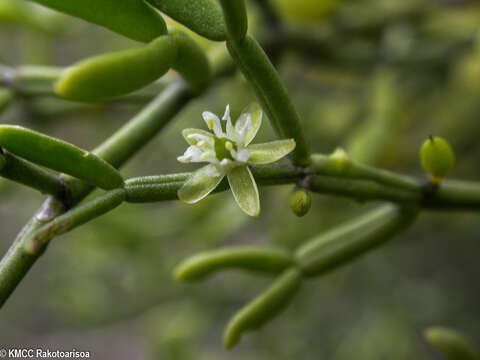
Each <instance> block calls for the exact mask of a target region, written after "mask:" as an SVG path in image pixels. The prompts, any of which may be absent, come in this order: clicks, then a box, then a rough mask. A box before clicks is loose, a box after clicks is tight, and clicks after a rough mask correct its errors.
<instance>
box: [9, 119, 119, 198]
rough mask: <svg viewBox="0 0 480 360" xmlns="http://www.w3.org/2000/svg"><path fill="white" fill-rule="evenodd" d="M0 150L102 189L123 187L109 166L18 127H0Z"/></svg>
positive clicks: (95, 157)
mask: <svg viewBox="0 0 480 360" xmlns="http://www.w3.org/2000/svg"><path fill="white" fill-rule="evenodd" d="M0 146H1V147H4V148H6V149H7V150H8V151H10V152H11V153H13V154H15V155H18V156H20V157H22V158H24V159H26V160H29V161H31V162H33V163H36V164H39V165H42V166H45V167H48V168H50V169H53V170H56V171H60V172H63V173H66V174H69V175H72V176H74V177H77V178H79V179H82V180H84V181H86V182H87V183H90V184H92V185H96V186H98V187H100V188H102V189H106V190H110V189H116V188H121V187H123V184H124V183H123V178H122V176H121V175H120V173H119V172H118V171H117V170H116V169H115V168H114V167H113V166H111V165H110V164H109V163H107V162H106V161H104V160H102V159H100V158H99V157H97V156H96V155H94V154H92V153H90V152H88V151H85V150H82V149H80V148H78V147H76V146H75V145H72V144H70V143H67V142H65V141H62V140H59V139H55V138H52V137H50V136H47V135H43V134H40V133H38V132H35V131H32V130H29V129H25V128H22V127H20V126H11V125H0Z"/></svg>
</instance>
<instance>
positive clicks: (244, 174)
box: [227, 166, 260, 216]
mask: <svg viewBox="0 0 480 360" xmlns="http://www.w3.org/2000/svg"><path fill="white" fill-rule="evenodd" d="M227 176H228V183H229V184H230V188H231V189H232V193H233V196H234V198H235V201H236V202H237V204H238V206H240V208H241V209H242V210H243V211H244V212H245V213H246V214H248V215H250V216H258V215H259V214H260V199H259V196H258V188H257V184H256V183H255V179H254V178H253V175H252V172H251V171H250V169H249V168H248V166H239V167H236V168H234V169H232V170H231V171H230V172H229V173H228V175H227Z"/></svg>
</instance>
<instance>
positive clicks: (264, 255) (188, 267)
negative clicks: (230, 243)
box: [174, 246, 293, 281]
mask: <svg viewBox="0 0 480 360" xmlns="http://www.w3.org/2000/svg"><path fill="white" fill-rule="evenodd" d="M292 264H293V258H292V256H291V254H290V253H288V252H286V251H283V250H281V249H270V248H262V247H253V246H242V247H228V248H224V249H216V250H211V251H206V252H202V253H199V254H196V255H193V256H191V257H189V258H188V259H186V260H185V261H183V262H182V263H181V264H180V265H178V266H177V268H176V269H175V272H174V273H175V277H176V278H177V279H179V280H182V281H197V280H202V279H204V278H206V277H207V276H209V275H211V274H214V273H216V272H218V271H220V270H224V269H243V270H250V271H257V272H262V273H266V274H278V273H279V272H282V271H283V270H284V269H285V268H286V267H288V266H291V265H292Z"/></svg>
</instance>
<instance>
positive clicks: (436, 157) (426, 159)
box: [420, 136, 455, 184]
mask: <svg viewBox="0 0 480 360" xmlns="http://www.w3.org/2000/svg"><path fill="white" fill-rule="evenodd" d="M420 160H421V162H422V166H423V168H424V169H425V171H427V172H428V173H429V174H430V176H431V180H432V182H433V183H436V184H438V183H439V182H440V181H442V180H443V179H444V178H445V177H446V176H447V175H448V174H449V173H450V171H451V170H452V168H453V166H454V165H455V154H454V152H453V149H452V147H451V146H450V144H449V143H448V142H447V141H446V140H445V139H442V138H440V137H433V136H431V137H430V138H429V139H427V140H426V141H425V142H424V143H423V145H422V148H421V149H420Z"/></svg>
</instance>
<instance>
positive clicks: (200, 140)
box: [178, 104, 295, 216]
mask: <svg viewBox="0 0 480 360" xmlns="http://www.w3.org/2000/svg"><path fill="white" fill-rule="evenodd" d="M262 115H263V112H262V109H261V108H260V106H259V105H258V104H252V105H250V106H248V107H247V108H246V109H245V110H244V112H243V113H242V114H241V115H240V117H239V118H238V119H237V121H236V122H235V124H232V120H231V118H230V106H228V105H227V108H226V110H225V115H224V116H223V118H222V120H223V121H224V122H225V123H226V124H225V131H224V130H223V127H222V123H221V121H220V119H219V118H218V117H217V116H216V115H215V114H212V113H211V112H208V111H205V112H204V113H203V114H202V116H203V119H204V120H205V122H206V124H207V127H208V129H209V130H210V132H209V131H205V130H200V129H185V130H183V132H182V134H183V137H184V138H185V140H186V141H187V143H188V144H189V145H190V146H189V147H188V149H187V150H186V151H185V153H184V154H183V155H182V156H179V157H178V161H180V162H183V163H191V162H207V163H209V164H208V165H205V166H204V167H202V168H200V169H198V170H197V171H195V172H194V173H192V175H191V177H190V178H189V179H188V180H187V181H186V182H185V184H184V185H183V186H182V187H181V188H180V190H178V198H179V199H180V200H182V201H184V202H186V203H189V204H193V203H196V202H197V201H200V200H201V199H203V198H204V197H206V196H207V195H208V194H210V193H211V192H212V191H213V190H214V189H215V188H216V187H217V186H218V184H220V182H221V181H222V179H223V178H224V177H225V176H227V178H228V183H229V184H230V188H231V189H232V193H233V196H234V198H235V200H236V202H237V204H238V205H239V206H240V208H241V209H242V210H243V211H244V212H245V213H247V214H248V215H250V216H258V215H259V214H260V200H259V197H258V188H257V184H256V183H255V179H254V178H253V175H252V173H251V171H250V169H249V167H248V165H250V164H255V165H263V164H269V163H272V162H275V161H277V160H279V159H281V158H283V157H284V156H286V155H287V154H289V153H290V152H291V151H293V149H295V141H294V140H293V139H288V140H278V141H272V142H268V143H263V144H254V145H250V142H251V141H252V140H253V138H254V137H255V135H256V134H257V132H258V129H259V128H260V125H261V123H262Z"/></svg>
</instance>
